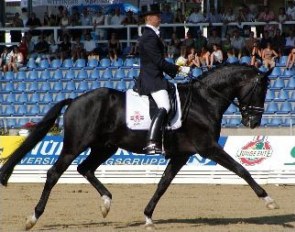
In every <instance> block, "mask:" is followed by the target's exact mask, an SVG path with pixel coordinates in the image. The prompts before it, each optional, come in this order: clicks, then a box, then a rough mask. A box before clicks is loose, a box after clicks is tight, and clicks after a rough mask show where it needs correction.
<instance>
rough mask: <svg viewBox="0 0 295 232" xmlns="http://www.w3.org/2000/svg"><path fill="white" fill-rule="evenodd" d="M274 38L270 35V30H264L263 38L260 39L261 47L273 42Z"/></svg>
mask: <svg viewBox="0 0 295 232" xmlns="http://www.w3.org/2000/svg"><path fill="white" fill-rule="evenodd" d="M272 41H273V40H272V38H271V37H270V36H269V32H268V31H264V32H263V36H262V39H261V40H260V47H261V48H262V49H264V48H266V46H267V43H272Z"/></svg>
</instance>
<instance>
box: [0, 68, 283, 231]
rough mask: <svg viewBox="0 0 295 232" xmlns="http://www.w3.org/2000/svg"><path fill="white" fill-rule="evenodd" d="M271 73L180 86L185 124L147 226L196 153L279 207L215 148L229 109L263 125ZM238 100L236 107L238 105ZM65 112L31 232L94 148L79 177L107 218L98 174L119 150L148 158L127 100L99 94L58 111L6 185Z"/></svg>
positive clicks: (226, 74)
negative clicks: (57, 188)
mask: <svg viewBox="0 0 295 232" xmlns="http://www.w3.org/2000/svg"><path fill="white" fill-rule="evenodd" d="M269 73H270V72H268V73H265V74H263V73H260V72H259V70H257V69H256V68H254V67H250V66H242V65H225V66H221V67H219V68H216V69H215V70H213V71H210V72H208V73H207V74H204V75H203V76H202V77H201V78H199V79H198V80H193V81H191V82H190V83H183V84H179V85H178V89H179V94H180V100H181V103H182V106H183V125H182V127H181V128H180V129H177V130H175V131H167V132H166V133H165V138H164V146H165V150H166V157H167V158H169V159H170V161H169V163H168V166H167V167H166V170H165V172H164V174H163V176H162V178H161V180H160V182H159V184H158V187H157V190H156V192H155V194H154V195H153V197H152V198H151V200H150V202H149V203H148V205H147V206H146V208H145V210H144V214H145V217H146V226H148V227H152V226H153V222H152V214H153V212H154V209H155V207H156V205H157V203H158V201H159V200H160V198H161V197H162V195H163V194H164V193H165V191H166V190H167V188H168V186H169V185H170V183H171V181H172V180H173V178H174V177H175V176H176V174H177V173H178V171H179V170H180V169H181V168H182V166H183V165H185V163H186V162H187V160H188V158H189V157H190V156H191V155H192V154H195V153H199V154H201V155H202V156H203V157H205V158H209V159H211V160H213V161H215V162H217V163H218V164H220V165H222V166H223V167H225V168H227V169H228V170H230V171H232V172H234V173H236V174H237V175H238V176H240V177H241V178H243V179H244V180H245V181H246V182H247V183H248V184H249V185H250V187H251V188H252V189H253V190H254V192H255V193H256V195H257V196H258V197H260V198H262V199H264V201H265V202H266V205H267V207H268V208H271V209H273V208H277V207H278V206H277V204H276V203H275V202H274V200H273V199H272V198H270V197H269V196H268V194H267V193H266V191H265V190H264V189H263V188H262V187H261V186H259V185H258V184H257V183H256V181H255V180H254V179H253V178H252V177H251V175H250V173H249V172H248V171H247V170H246V169H245V168H244V167H243V166H242V165H240V164H239V163H237V162H236V161H235V160H234V159H233V158H232V157H231V156H229V155H228V154H227V153H226V152H225V151H224V150H223V149H222V147H221V146H220V145H219V144H218V143H217V141H218V138H219V136H220V130H221V120H222V115H223V113H224V112H225V110H226V109H227V108H228V106H229V105H230V103H234V104H236V105H238V107H239V109H240V112H241V115H242V123H243V124H244V125H245V126H247V127H250V128H255V127H257V126H259V125H260V121H261V117H262V114H263V107H264V101H265V96H266V91H267V85H268V77H267V76H268V74H269ZM235 98H237V100H238V103H235V102H234V99H235ZM66 105H68V108H67V110H66V111H65V113H64V144H63V149H62V151H61V154H60V156H59V158H58V160H57V161H56V163H55V164H54V165H53V166H52V167H51V168H50V169H49V170H48V173H47V180H46V183H45V186H44V190H43V192H42V195H41V198H40V200H39V202H38V204H37V206H36V207H35V212H34V214H33V216H31V217H29V219H28V220H27V223H26V229H30V228H32V227H33V226H34V225H35V224H36V222H37V220H38V219H39V217H40V216H41V215H42V213H43V212H44V209H45V206H46V203H47V201H48V199H49V195H50V192H51V190H52V188H53V187H54V185H55V184H56V183H57V181H58V179H59V178H60V176H61V175H62V174H63V172H64V171H65V170H66V169H67V168H68V167H69V165H70V164H71V163H72V161H73V160H74V159H75V158H76V157H77V156H78V155H79V154H80V153H81V152H83V151H84V150H86V149H87V148H91V153H90V154H89V156H88V157H87V159H86V160H85V161H84V162H82V163H81V164H80V165H79V166H78V172H79V173H80V174H81V175H83V176H84V177H85V178H86V179H87V180H88V181H89V182H90V183H91V184H92V185H93V187H94V188H95V189H96V190H97V191H98V192H99V194H100V195H101V197H102V205H101V210H102V214H103V216H104V217H105V216H106V215H107V214H108V211H109V209H110V205H111V199H112V195H111V193H110V192H109V191H108V190H107V189H106V187H105V186H104V185H103V184H102V183H101V182H100V181H99V180H98V179H97V178H96V177H95V175H94V172H95V170H96V169H97V168H98V167H99V166H100V165H101V164H102V163H103V162H105V161H106V160H107V159H108V158H109V157H110V156H111V155H112V154H114V153H115V152H116V150H117V149H118V148H122V149H125V150H128V151H132V152H136V153H142V151H143V147H144V146H145V143H146V136H147V131H133V130H130V129H128V128H127V127H126V123H125V105H126V103H125V93H124V92H120V91H116V90H114V89H107V88H100V89H97V90H94V91H91V92H88V93H85V94H83V95H81V96H79V97H77V98H76V99H65V100H62V101H60V102H58V103H57V104H55V105H54V106H53V107H52V108H51V109H50V110H49V112H48V113H47V114H46V115H45V117H44V118H43V119H42V120H41V121H40V122H39V123H38V124H37V126H36V128H35V129H34V130H33V131H32V132H31V133H30V135H29V136H28V137H27V138H26V140H25V141H24V142H23V144H22V145H21V146H20V147H19V148H18V149H17V150H16V151H15V152H14V153H13V154H12V155H11V156H10V158H9V159H8V160H7V162H6V163H5V164H4V165H3V166H2V168H1V170H0V182H1V184H2V185H4V186H6V185H7V182H8V179H9V177H10V175H11V174H12V172H13V169H14V167H15V165H16V164H17V163H18V162H20V160H21V159H22V158H23V157H24V156H25V155H26V153H27V152H29V151H30V150H31V149H33V148H34V146H35V145H36V144H37V143H38V142H39V141H40V140H42V138H43V137H44V136H45V135H46V133H47V132H48V131H49V129H50V128H51V127H52V125H53V124H54V122H55V120H56V119H57V117H58V116H59V115H60V114H61V111H62V109H63V107H64V106H66Z"/></svg>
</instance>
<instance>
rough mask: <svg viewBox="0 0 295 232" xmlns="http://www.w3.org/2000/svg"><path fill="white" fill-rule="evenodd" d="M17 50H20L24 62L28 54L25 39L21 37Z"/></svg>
mask: <svg viewBox="0 0 295 232" xmlns="http://www.w3.org/2000/svg"><path fill="white" fill-rule="evenodd" d="M18 48H19V50H20V52H21V53H22V54H23V57H24V61H26V59H27V57H28V52H29V45H28V41H27V37H26V36H23V37H22V39H21V41H20V43H19V45H18Z"/></svg>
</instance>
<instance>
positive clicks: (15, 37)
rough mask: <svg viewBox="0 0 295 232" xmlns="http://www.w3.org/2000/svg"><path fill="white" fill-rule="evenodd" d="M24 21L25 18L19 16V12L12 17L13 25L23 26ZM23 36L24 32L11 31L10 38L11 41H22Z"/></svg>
mask: <svg viewBox="0 0 295 232" xmlns="http://www.w3.org/2000/svg"><path fill="white" fill-rule="evenodd" d="M23 26H24V23H23V20H22V19H21V18H20V17H19V13H15V14H14V17H13V19H12V25H11V27H23ZM21 38H22V32H21V31H15V30H11V31H10V40H11V42H18V43H19V42H20V41H21Z"/></svg>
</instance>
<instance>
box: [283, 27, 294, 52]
mask: <svg viewBox="0 0 295 232" xmlns="http://www.w3.org/2000/svg"><path fill="white" fill-rule="evenodd" d="M293 47H295V36H294V31H293V30H290V32H289V36H287V37H286V44H285V53H286V54H289V52H290V49H291V48H293Z"/></svg>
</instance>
